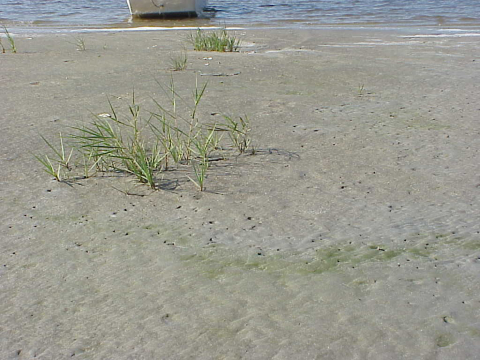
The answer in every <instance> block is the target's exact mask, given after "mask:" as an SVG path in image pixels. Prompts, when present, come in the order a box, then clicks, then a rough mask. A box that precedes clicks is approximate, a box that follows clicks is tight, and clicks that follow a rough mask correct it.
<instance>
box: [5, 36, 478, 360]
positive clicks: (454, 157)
mask: <svg viewBox="0 0 480 360" xmlns="http://www.w3.org/2000/svg"><path fill="white" fill-rule="evenodd" d="M238 35H240V36H241V37H242V38H243V39H244V46H243V48H242V51H241V53H233V54H217V53H198V52H193V51H190V50H189V51H188V56H189V68H188V70H187V71H184V72H179V73H175V74H174V79H175V83H176V86H177V89H178V91H179V92H180V93H182V95H184V96H185V97H187V96H188V94H190V92H191V91H192V90H193V88H194V85H195V77H196V75H195V74H197V77H198V80H199V81H200V82H203V81H206V80H207V79H208V81H209V84H208V88H207V89H208V90H207V94H206V97H205V99H204V102H203V104H202V106H203V108H202V113H201V117H202V119H204V120H206V121H212V119H215V118H217V117H218V115H212V114H213V113H227V114H230V115H243V114H247V115H248V116H249V117H250V119H251V121H252V126H253V137H254V143H255V145H256V148H257V154H256V155H254V156H240V157H238V158H233V159H230V160H229V161H224V162H215V163H212V164H213V166H212V169H211V172H210V174H209V177H208V180H207V181H208V182H207V191H206V192H203V193H200V192H198V191H197V190H196V189H195V187H194V185H193V184H192V183H191V182H190V181H189V180H188V178H187V177H186V174H185V173H184V172H182V171H177V172H172V173H168V174H166V175H165V178H164V179H163V182H162V184H164V187H165V188H164V190H161V191H157V192H154V193H150V192H149V191H147V190H146V189H145V187H138V186H136V185H135V184H134V183H133V182H131V181H130V180H127V179H125V178H122V177H105V176H97V177H94V178H91V179H88V180H83V181H80V182H78V183H76V184H73V185H71V186H69V185H67V184H64V183H56V182H55V181H52V180H50V179H49V177H48V175H47V174H45V173H44V172H43V171H42V169H41V167H40V166H39V164H38V163H37V162H36V160H35V159H34V158H33V156H32V153H33V154H41V153H44V152H46V151H47V149H46V147H45V145H44V144H43V143H42V140H41V138H40V136H39V134H43V135H45V136H47V137H50V138H51V137H53V136H54V135H55V134H56V133H57V132H59V131H63V132H65V131H68V130H67V126H71V125H78V124H79V123H82V122H88V121H89V120H90V119H91V115H90V114H91V113H94V114H99V113H103V112H108V111H109V108H108V103H107V101H106V97H107V96H110V98H111V99H112V101H113V103H114V104H115V106H118V107H122V106H123V105H125V104H127V103H128V101H129V99H130V98H131V95H132V90H133V89H135V93H136V97H137V100H138V102H139V103H140V104H141V106H142V108H145V109H149V107H151V106H152V104H151V97H152V96H154V97H158V98H160V99H162V96H163V95H162V94H163V93H162V91H161V90H160V88H159V86H158V84H157V82H156V80H158V81H159V82H160V83H162V84H168V82H169V81H170V76H171V73H170V72H169V71H167V69H168V67H169V59H170V57H171V56H172V53H173V52H174V51H179V50H181V49H182V47H183V46H185V41H184V39H185V36H186V33H185V32H149V33H134V34H86V35H85V36H84V39H85V43H86V48H87V49H86V51H77V50H76V46H75V45H74V44H72V42H75V40H74V39H73V38H72V37H70V36H64V35H51V36H44V37H34V38H33V39H27V38H19V39H17V47H18V49H19V53H17V54H3V55H2V54H0V55H1V56H0V62H1V66H0V83H1V84H2V85H1V92H0V96H1V102H0V103H1V105H0V106H1V112H0V124H1V129H2V131H1V135H0V136H1V140H0V164H1V169H2V170H1V179H0V181H1V183H0V184H1V186H0V215H1V217H2V222H1V225H0V227H1V228H0V229H1V233H2V237H1V242H0V249H1V252H0V265H1V266H0V289H1V291H0V304H2V305H1V307H0V318H1V321H0V358H1V359H17V358H19V359H33V358H35V359H64V358H70V357H72V356H75V358H80V359H322V360H323V359H475V358H478V353H479V351H480V348H479V345H478V344H479V342H480V320H479V318H480V314H479V309H480V301H479V294H480V277H479V275H480V225H479V224H480V215H479V214H480V206H479V205H480V203H479V192H480V177H479V174H480V171H479V170H480V169H479V157H480V154H479V150H480V140H479V139H480V137H479V135H480V123H479V121H478V119H479V116H480V105H479V103H478V99H479V95H480V93H479V92H480V91H479V88H478V84H479V83H480V76H479V74H480V69H479V66H480V46H479V44H478V41H477V40H476V39H475V38H419V37H411V38H409V37H402V34H400V33H395V32H374V31H364V32H360V31H342V30H337V31H328V30H315V31H314V30H311V31H306V30H301V31H300V30H295V31H290V30H268V31H253V30H247V31H244V32H243V33H238ZM208 57H212V59H211V60H210V59H207V60H204V58H208ZM206 64H208V65H206ZM219 73H223V74H229V75H232V76H211V75H212V74H219ZM236 73H239V74H238V75H233V74H236ZM200 74H203V75H200ZM159 180H160V179H159ZM167 180H174V182H173V183H169V184H170V185H172V184H173V185H175V188H174V189H172V186H170V187H169V188H168V189H167V187H168V186H167V183H168V181H167ZM114 187H116V188H120V189H129V190H131V191H133V192H135V193H136V194H138V195H146V196H137V195H132V196H126V195H124V194H122V193H121V192H119V191H117V190H115V189H114Z"/></svg>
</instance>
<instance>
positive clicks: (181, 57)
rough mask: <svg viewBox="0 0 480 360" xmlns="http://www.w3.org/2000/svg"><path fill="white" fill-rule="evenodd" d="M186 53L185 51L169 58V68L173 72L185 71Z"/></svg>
mask: <svg viewBox="0 0 480 360" xmlns="http://www.w3.org/2000/svg"><path fill="white" fill-rule="evenodd" d="M187 61H188V57H187V53H186V51H184V52H181V53H177V54H174V55H172V56H171V57H170V68H171V70H173V71H183V70H186V69H187Z"/></svg>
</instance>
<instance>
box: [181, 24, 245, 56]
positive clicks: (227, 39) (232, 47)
mask: <svg viewBox="0 0 480 360" xmlns="http://www.w3.org/2000/svg"><path fill="white" fill-rule="evenodd" d="M189 41H190V43H191V44H192V45H193V48H194V50H197V51H220V52H226V51H228V52H233V51H238V48H239V47H240V40H239V39H237V38H236V37H235V36H231V35H229V34H228V32H227V30H226V29H225V28H223V29H221V30H219V31H213V32H204V31H202V30H201V29H198V30H197V32H196V33H195V34H190V37H189Z"/></svg>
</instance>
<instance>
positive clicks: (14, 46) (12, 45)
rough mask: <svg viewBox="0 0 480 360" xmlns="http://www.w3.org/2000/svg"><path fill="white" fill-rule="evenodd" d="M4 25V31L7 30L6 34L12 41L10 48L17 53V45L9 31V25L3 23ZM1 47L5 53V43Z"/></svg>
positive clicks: (9, 40)
mask: <svg viewBox="0 0 480 360" xmlns="http://www.w3.org/2000/svg"><path fill="white" fill-rule="evenodd" d="M2 27H3V31H4V32H5V35H6V36H7V40H8V42H9V43H10V50H11V51H12V53H16V52H17V46H16V45H15V40H14V39H13V37H12V35H11V34H10V32H9V31H8V29H7V27H6V26H5V25H2ZM0 44H1V40H0ZM1 47H2V52H3V53H4V54H5V47H4V46H3V44H1Z"/></svg>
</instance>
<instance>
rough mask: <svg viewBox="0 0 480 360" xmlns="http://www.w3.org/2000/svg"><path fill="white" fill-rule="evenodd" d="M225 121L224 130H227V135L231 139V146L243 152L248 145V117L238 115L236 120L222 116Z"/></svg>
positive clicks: (249, 140)
mask: <svg viewBox="0 0 480 360" xmlns="http://www.w3.org/2000/svg"><path fill="white" fill-rule="evenodd" d="M224 118H225V120H226V123H225V128H224V131H227V132H228V136H229V137H230V140H231V141H232V144H233V146H235V147H236V148H237V150H238V151H239V152H240V154H243V153H245V152H246V151H247V150H248V148H249V146H250V142H251V139H250V135H249V133H250V130H251V128H250V121H249V120H248V117H246V116H245V117H243V118H242V117H240V118H239V119H238V121H237V120H235V119H232V118H231V117H229V116H224Z"/></svg>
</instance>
